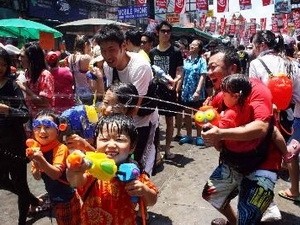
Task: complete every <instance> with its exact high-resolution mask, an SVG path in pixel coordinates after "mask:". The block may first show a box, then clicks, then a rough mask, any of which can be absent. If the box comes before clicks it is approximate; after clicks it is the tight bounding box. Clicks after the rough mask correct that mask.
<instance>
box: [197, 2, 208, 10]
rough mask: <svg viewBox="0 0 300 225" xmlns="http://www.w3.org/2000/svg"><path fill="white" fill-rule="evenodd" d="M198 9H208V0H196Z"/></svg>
mask: <svg viewBox="0 0 300 225" xmlns="http://www.w3.org/2000/svg"><path fill="white" fill-rule="evenodd" d="M196 9H197V10H199V11H202V10H205V11H207V10H208V0H196Z"/></svg>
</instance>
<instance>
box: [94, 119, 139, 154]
mask: <svg viewBox="0 0 300 225" xmlns="http://www.w3.org/2000/svg"><path fill="white" fill-rule="evenodd" d="M110 124H113V125H116V126H117V128H118V130H117V132H118V134H122V133H123V134H126V135H128V136H129V138H130V142H131V147H132V148H134V147H135V146H136V143H137V136H138V131H137V129H136V127H135V126H134V122H133V119H132V118H131V117H129V116H126V115H124V114H112V115H108V116H102V117H101V118H100V119H99V121H98V123H97V126H96V131H95V143H96V139H97V137H98V135H99V133H100V134H102V133H103V129H104V128H106V129H107V130H108V131H109V132H112V130H109V129H108V128H109V125H110Z"/></svg>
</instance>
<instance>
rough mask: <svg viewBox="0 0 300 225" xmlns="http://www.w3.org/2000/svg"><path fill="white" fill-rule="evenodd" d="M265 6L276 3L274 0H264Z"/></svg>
mask: <svg viewBox="0 0 300 225" xmlns="http://www.w3.org/2000/svg"><path fill="white" fill-rule="evenodd" d="M262 4H263V6H267V5H271V4H274V2H273V0H262Z"/></svg>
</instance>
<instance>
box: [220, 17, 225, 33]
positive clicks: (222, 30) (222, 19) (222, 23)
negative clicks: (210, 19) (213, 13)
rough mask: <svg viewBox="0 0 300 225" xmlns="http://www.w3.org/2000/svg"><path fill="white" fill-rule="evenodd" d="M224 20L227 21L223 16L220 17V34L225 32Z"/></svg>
mask: <svg viewBox="0 0 300 225" xmlns="http://www.w3.org/2000/svg"><path fill="white" fill-rule="evenodd" d="M226 22H227V19H226V18H225V17H222V18H221V19H220V34H221V35H224V34H225V28H226Z"/></svg>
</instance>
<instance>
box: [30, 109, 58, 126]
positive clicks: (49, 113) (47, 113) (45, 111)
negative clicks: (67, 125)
mask: <svg viewBox="0 0 300 225" xmlns="http://www.w3.org/2000/svg"><path fill="white" fill-rule="evenodd" d="M40 116H50V117H52V118H53V121H54V123H56V124H57V125H59V116H58V115H57V114H56V113H55V112H54V111H53V110H51V109H43V110H42V111H39V112H38V113H37V114H36V116H35V119H36V118H38V117H40Z"/></svg>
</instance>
